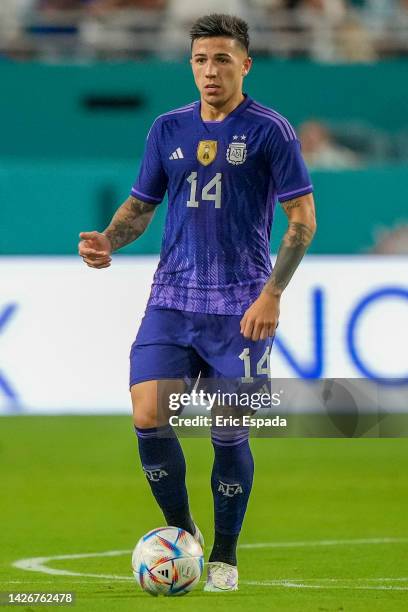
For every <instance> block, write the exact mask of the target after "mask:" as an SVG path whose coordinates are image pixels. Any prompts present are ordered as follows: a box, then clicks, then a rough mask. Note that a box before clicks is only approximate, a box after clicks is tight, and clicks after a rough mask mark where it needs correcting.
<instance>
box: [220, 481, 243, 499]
mask: <svg viewBox="0 0 408 612" xmlns="http://www.w3.org/2000/svg"><path fill="white" fill-rule="evenodd" d="M218 482H219V485H218V489H217V491H218V493H222V495H224V497H234V495H238V493H243V492H244V491H243V490H242V487H241V485H240V484H239V482H237V483H235V484H228V483H227V482H222V480H219V481H218Z"/></svg>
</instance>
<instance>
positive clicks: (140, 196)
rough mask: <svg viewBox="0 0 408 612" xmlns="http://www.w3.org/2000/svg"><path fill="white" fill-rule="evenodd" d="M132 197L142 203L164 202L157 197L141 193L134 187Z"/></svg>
mask: <svg viewBox="0 0 408 612" xmlns="http://www.w3.org/2000/svg"><path fill="white" fill-rule="evenodd" d="M130 195H132V196H133V197H134V198H137V199H138V200H142V202H147V203H148V204H160V202H162V200H163V198H157V197H156V196H151V195H148V194H147V193H143V191H139V190H138V189H135V188H134V187H132V191H131V192H130Z"/></svg>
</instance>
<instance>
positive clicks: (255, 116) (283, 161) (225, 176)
mask: <svg viewBox="0 0 408 612" xmlns="http://www.w3.org/2000/svg"><path fill="white" fill-rule="evenodd" d="M166 190H167V192H168V211H167V217H166V224H165V230H164V235H163V241H162V247H161V253H160V262H159V265H158V267H157V270H156V272H155V275H154V279H153V284H152V289H151V294H150V298H149V305H154V306H162V307H164V308H174V309H176V310H184V311H190V312H201V313H209V314H227V315H241V314H243V313H244V312H245V310H246V309H247V308H248V306H249V305H250V304H251V303H252V302H253V301H254V300H255V299H256V298H257V297H258V296H259V294H260V292H261V290H262V288H263V286H264V284H265V282H266V280H267V279H268V277H269V276H270V274H271V272H272V268H271V262H270V255H269V239H270V233H271V227H272V221H273V213H274V207H275V204H276V201H277V200H279V201H280V202H284V201H286V200H290V199H292V198H294V197H296V196H301V195H305V194H307V193H310V192H311V191H312V190H313V188H312V185H311V180H310V176H309V173H308V171H307V168H306V166H305V163H304V161H303V158H302V156H301V152H300V143H299V141H298V139H297V137H296V134H295V132H294V130H293V128H292V126H291V125H290V123H289V122H288V121H287V119H285V118H284V117H282V115H280V114H279V113H277V112H276V111H274V110H272V109H270V108H267V107H265V106H262V105H260V104H258V103H257V102H255V101H254V100H252V99H251V98H250V97H249V96H246V97H245V100H244V101H243V102H242V103H241V104H240V105H239V106H238V107H237V108H236V109H235V110H234V111H233V112H232V113H230V114H229V115H228V116H227V117H226V118H225V119H224V120H223V121H219V122H204V121H203V120H202V119H201V112H200V102H194V103H192V104H188V105H187V106H185V107H182V108H179V109H176V110H173V111H170V112H169V113H166V114H164V115H161V116H160V117H158V118H157V119H156V121H155V122H154V123H153V126H152V128H151V129H150V132H149V134H148V136H147V142H146V149H145V154H144V158H143V161H142V166H141V169H140V173H139V176H138V179H137V181H136V183H135V184H134V186H133V188H132V191H131V194H132V195H133V196H134V197H136V198H138V199H140V200H142V201H143V202H148V203H150V204H155V205H156V204H160V202H161V201H162V200H163V198H164V195H165V193H166Z"/></svg>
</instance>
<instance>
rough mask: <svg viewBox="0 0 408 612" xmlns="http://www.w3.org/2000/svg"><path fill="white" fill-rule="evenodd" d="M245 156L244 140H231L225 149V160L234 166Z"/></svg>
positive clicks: (244, 158) (243, 159)
mask: <svg viewBox="0 0 408 612" xmlns="http://www.w3.org/2000/svg"><path fill="white" fill-rule="evenodd" d="M246 157H247V146H246V142H231V144H230V145H229V147H228V149H227V161H229V163H230V164H234V166H238V165H239V164H243V163H244V161H245V160H246Z"/></svg>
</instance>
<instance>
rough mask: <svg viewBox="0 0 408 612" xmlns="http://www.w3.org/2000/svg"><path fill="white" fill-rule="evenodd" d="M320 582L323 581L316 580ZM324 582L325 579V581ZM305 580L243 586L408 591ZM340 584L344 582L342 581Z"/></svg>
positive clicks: (270, 581) (262, 582)
mask: <svg viewBox="0 0 408 612" xmlns="http://www.w3.org/2000/svg"><path fill="white" fill-rule="evenodd" d="M316 580H317V581H318V582H322V579H321V578H320V579H319V578H316ZM323 580H324V579H323ZM380 580H388V578H380ZM304 582H305V581H304V580H301V581H299V580H296V581H294V580H263V581H262V580H241V584H247V585H249V586H263V587H265V586H270V587H286V588H289V589H353V590H355V589H357V590H362V591H367V590H368V591H408V586H393V585H389V586H386V585H373V586H371V585H370V586H368V585H367V586H366V585H352V584H304ZM338 582H342V580H341V579H339V580H338Z"/></svg>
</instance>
